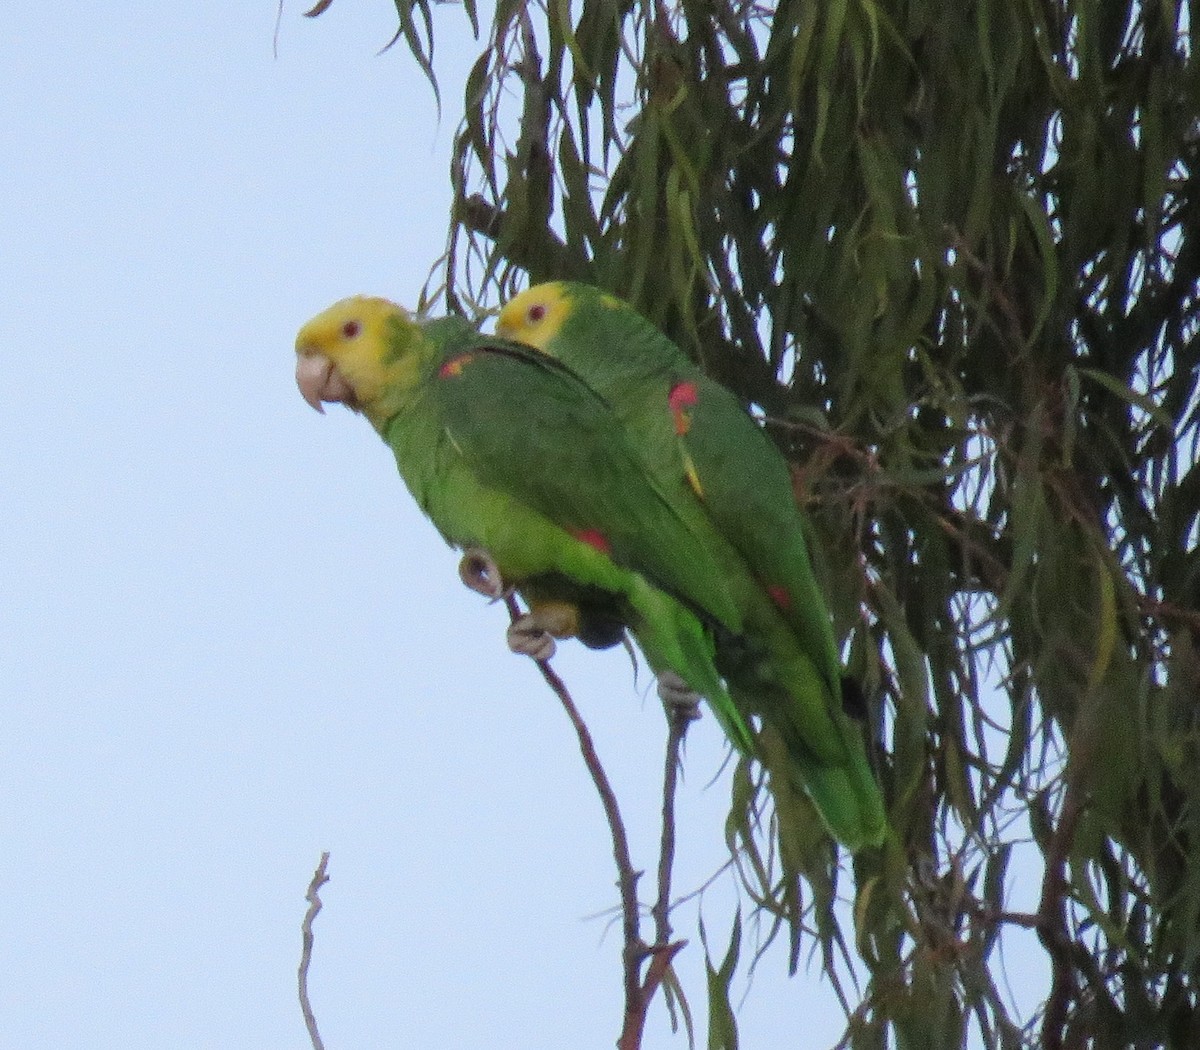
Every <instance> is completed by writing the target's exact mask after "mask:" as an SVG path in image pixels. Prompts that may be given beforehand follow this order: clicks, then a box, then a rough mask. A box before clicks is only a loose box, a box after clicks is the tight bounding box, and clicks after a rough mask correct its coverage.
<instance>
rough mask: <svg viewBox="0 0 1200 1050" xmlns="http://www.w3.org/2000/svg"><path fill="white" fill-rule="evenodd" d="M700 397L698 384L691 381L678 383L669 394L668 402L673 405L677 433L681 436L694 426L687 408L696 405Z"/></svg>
mask: <svg viewBox="0 0 1200 1050" xmlns="http://www.w3.org/2000/svg"><path fill="white" fill-rule="evenodd" d="M699 398H700V394H699V392H698V391H697V389H696V384H695V383H693V382H691V381H688V382H684V383H676V384H675V385H674V386H673V387H671V392H670V393H669V394H668V395H667V404H668V405H670V406H671V415H673V416H674V417H675V433H676V434H678V435H680V436H681V437H682V436H683V435H684V434H686V433H687V432H688V430H689V429H690V428H691V426H692V417H691V416H689V415H688V414H687V412H686V411H685V410H686V409H687V407H688V406H689V405H694V404H695V403H696V402H697V401H698V400H699Z"/></svg>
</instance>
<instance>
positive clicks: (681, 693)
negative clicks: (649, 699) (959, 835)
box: [658, 671, 700, 721]
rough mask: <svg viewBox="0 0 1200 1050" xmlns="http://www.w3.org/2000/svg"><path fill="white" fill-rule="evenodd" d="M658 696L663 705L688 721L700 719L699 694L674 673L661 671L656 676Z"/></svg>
mask: <svg viewBox="0 0 1200 1050" xmlns="http://www.w3.org/2000/svg"><path fill="white" fill-rule="evenodd" d="M658 696H659V699H660V700H662V702H663V703H664V704H666V705H667V706H668V707H669V708H671V709H672V710H673V711H674V712H675V713H676V714H678V715H679V716H681V717H683V718H686V719H687V720H688V721H694V720H695V719H697V718H699V717H700V694H699V693H697V692H696V691H695V690H693V689H691V688H690V687H689V686H688V684H687V682H685V681H684V680H683V679H682V678H680V677H679V675H677V674H676V673H675V672H674V671H663V672H661V673H660V674H659V675H658Z"/></svg>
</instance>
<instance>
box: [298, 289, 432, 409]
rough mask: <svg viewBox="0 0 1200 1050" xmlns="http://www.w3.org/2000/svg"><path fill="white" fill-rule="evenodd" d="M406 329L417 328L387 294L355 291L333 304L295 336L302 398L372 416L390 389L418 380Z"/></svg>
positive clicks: (319, 406)
mask: <svg viewBox="0 0 1200 1050" xmlns="http://www.w3.org/2000/svg"><path fill="white" fill-rule="evenodd" d="M406 331H411V332H412V333H413V334H414V335H416V334H417V333H418V331H419V330H418V328H417V326H416V325H415V324H414V323H413V321H412V318H411V317H410V316H409V315H408V313H407V312H406V311H405V310H403V309H402V308H401V307H399V306H397V305H396V304H395V303H393V302H389V301H388V300H387V299H380V298H376V297H373V296H364V295H356V296H352V297H351V298H349V299H343V300H341V301H340V302H337V303H334V304H333V306H331V307H329V308H328V309H327V310H325V311H323V312H322V313H320V314H318V315H317V316H316V317H314V318H313V319H312V320H311V321H309V322H308V323H307V324H306V325H304V327H303V328H301V329H300V332H299V334H298V335H297V336H296V354H297V355H298V361H297V363H296V383H297V384H298V385H299V387H300V392H301V393H302V394H303V395H304V399H305V400H306V401H307V402H308V403H309V404H310V405H312V406H313V408H315V409H317V410H318V411H321V404H322V402H337V401H340V402H343V403H344V404H346V405H349V407H351V408H353V409H355V410H356V411H362V412H364V413H365V414H366V415H367V416H368V417H372V418H373V417H374V416H375V415H376V410H377V409H378V407H379V402H380V399H381V398H382V397H383V395H384V393H385V392H386V391H389V390H392V389H396V388H397V387H399V388H404V387H407V386H411V385H412V383H413V382H414V381H415V379H416V371H417V367H418V363H417V361H416V360H415V355H411V354H405V353H404V352H403V350H404V347H405V340H404V339H403V335H404V333H405V332H406ZM406 380H407V382H406Z"/></svg>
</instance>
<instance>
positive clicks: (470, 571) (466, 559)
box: [458, 547, 507, 601]
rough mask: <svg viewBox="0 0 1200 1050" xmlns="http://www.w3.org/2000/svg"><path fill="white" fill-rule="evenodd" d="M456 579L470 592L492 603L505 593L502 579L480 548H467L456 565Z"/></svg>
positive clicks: (492, 562) (494, 564)
mask: <svg viewBox="0 0 1200 1050" xmlns="http://www.w3.org/2000/svg"><path fill="white" fill-rule="evenodd" d="M458 578H459V579H460V580H462V582H463V583H465V584H466V585H467V586H468V587H470V588H471V590H473V591H475V592H476V593H477V594H482V595H483V596H484V597H485V598H490V599H491V600H492V601H499V599H501V598H503V597H504V596H505V594H506V593H507V588H506V587H505V584H504V577H503V576H501V575H500V570H499V568H497V566H496V563H495V562H494V561H493V560H492V556H491V555H490V554H488V552H487V551H485V550H484V549H483V548H482V547H468V548H467V549H466V550H464V551H463V556H462V560H461V561H459V563H458Z"/></svg>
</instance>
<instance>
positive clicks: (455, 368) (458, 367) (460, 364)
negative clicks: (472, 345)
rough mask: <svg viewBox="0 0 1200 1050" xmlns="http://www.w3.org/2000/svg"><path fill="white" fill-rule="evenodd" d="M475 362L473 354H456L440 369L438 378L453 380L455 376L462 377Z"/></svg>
mask: <svg viewBox="0 0 1200 1050" xmlns="http://www.w3.org/2000/svg"><path fill="white" fill-rule="evenodd" d="M474 360H475V355H474V354H472V353H465V354H455V355H454V356H453V357H452V358H450V360H449V361H446V362H445V363H444V364H443V365H442V367H441V368H439V369H438V378H439V379H453V378H454V377H455V376H460V375H462V372H463V369H464V368H466V367H467V365H468V364H470V363H471V362H472V361H474Z"/></svg>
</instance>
